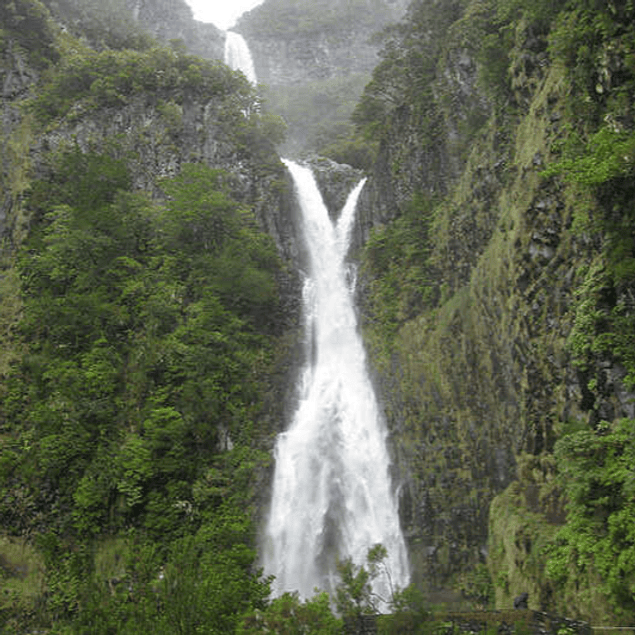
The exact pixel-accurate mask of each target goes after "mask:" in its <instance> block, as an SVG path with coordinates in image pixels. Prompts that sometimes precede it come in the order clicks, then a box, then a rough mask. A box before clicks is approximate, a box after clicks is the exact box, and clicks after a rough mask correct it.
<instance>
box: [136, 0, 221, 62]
mask: <svg viewBox="0 0 635 635" xmlns="http://www.w3.org/2000/svg"><path fill="white" fill-rule="evenodd" d="M126 5H127V6H128V8H129V9H130V11H131V13H132V16H133V18H134V20H136V21H137V22H138V23H139V24H140V25H141V26H142V27H143V28H144V29H145V30H146V31H147V32H148V33H150V34H151V35H153V36H154V37H156V38H157V39H158V40H161V41H164V42H167V41H169V40H177V39H180V40H183V42H184V43H185V45H186V47H187V49H188V50H189V51H190V52H191V53H193V54H194V55H200V56H201V57H204V58H205V59H218V60H222V59H223V57H224V47H225V35H224V33H223V31H221V30H220V29H218V28H216V27H215V26H214V25H213V24H206V23H203V22H199V21H198V20H195V19H194V17H193V14H192V9H191V8H190V7H189V5H188V4H187V3H186V2H185V0H126Z"/></svg>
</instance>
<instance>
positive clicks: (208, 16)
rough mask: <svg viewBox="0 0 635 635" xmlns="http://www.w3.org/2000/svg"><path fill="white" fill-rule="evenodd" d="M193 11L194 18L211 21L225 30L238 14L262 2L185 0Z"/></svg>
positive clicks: (250, 0)
mask: <svg viewBox="0 0 635 635" xmlns="http://www.w3.org/2000/svg"><path fill="white" fill-rule="evenodd" d="M186 2H187V3H188V4H189V5H190V7H192V11H194V18H195V19H196V20H200V21H201V22H211V23H212V24H214V25H215V26H217V27H218V28H219V29H223V30H227V29H228V28H229V27H231V26H232V25H233V24H234V22H236V19H237V18H238V16H240V15H242V14H243V13H244V12H245V11H249V10H250V9H253V8H254V7H256V6H258V5H259V4H262V2H263V0H186Z"/></svg>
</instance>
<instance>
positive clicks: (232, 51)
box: [225, 31, 256, 84]
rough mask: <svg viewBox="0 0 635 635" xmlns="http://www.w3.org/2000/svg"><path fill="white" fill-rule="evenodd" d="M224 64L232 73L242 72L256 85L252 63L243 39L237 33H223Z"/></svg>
mask: <svg viewBox="0 0 635 635" xmlns="http://www.w3.org/2000/svg"><path fill="white" fill-rule="evenodd" d="M225 64H227V66H229V68H231V69H232V70H234V71H242V73H243V74H244V76H245V77H246V78H247V79H248V80H249V81H250V82H251V83H252V84H256V71H255V69H254V61H253V59H252V57H251V52H250V51H249V47H248V46H247V42H245V38H244V37H243V36H242V35H240V34H239V33H234V32H233V31H226V32H225Z"/></svg>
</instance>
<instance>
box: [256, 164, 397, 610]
mask: <svg viewBox="0 0 635 635" xmlns="http://www.w3.org/2000/svg"><path fill="white" fill-rule="evenodd" d="M285 164H286V166H287V168H288V169H289V171H290V173H291V175H292V177H293V180H294V183H295V187H296V195H297V197H298V201H299V203H300V207H301V210H302V225H303V230H304V234H305V240H306V244H307V248H308V251H309V261H310V264H309V269H310V271H309V277H308V278H307V279H306V281H305V288H304V310H305V313H306V321H307V342H308V343H309V344H308V345H309V351H308V353H309V354H308V356H307V357H308V362H307V365H306V368H305V369H304V371H303V373H302V376H301V379H300V395H299V404H298V407H297V410H296V412H295V416H294V418H293V421H292V422H291V425H290V427H289V429H288V430H287V431H286V432H285V433H283V434H281V435H280V436H279V438H278V441H277V445H276V451H275V458H276V468H275V474H274V481H273V495H272V502H271V510H270V516H269V520H268V526H267V528H266V535H265V544H264V547H263V560H264V568H265V572H266V573H267V574H273V575H274V576H275V580H274V582H273V589H274V593H276V594H280V593H282V592H284V591H298V592H299V593H300V596H301V597H303V598H308V597H312V595H313V593H314V591H315V589H316V588H319V589H321V590H325V591H328V592H332V591H333V590H334V587H335V585H336V584H337V582H338V579H337V570H336V563H337V560H338V558H339V559H344V558H347V557H350V558H352V560H353V562H354V563H356V564H358V565H361V564H364V563H365V562H366V556H367V553H368V550H369V549H370V548H371V547H373V546H374V545H375V544H377V543H381V544H383V546H384V547H385V548H386V549H387V551H388V557H387V559H386V561H385V563H386V565H387V569H388V571H389V576H388V575H382V576H378V578H377V579H376V580H375V584H374V588H373V590H374V592H375V593H376V594H377V595H379V596H381V597H383V598H385V599H386V600H389V599H390V596H391V591H392V590H393V587H394V586H398V587H404V586H406V585H407V584H408V581H409V571H408V559H407V552H406V546H405V542H404V539H403V535H402V533H401V529H400V526H399V516H398V511H397V503H396V500H395V497H394V495H393V492H392V489H391V484H390V476H389V457H388V452H387V449H386V430H385V427H384V425H383V423H382V419H381V416H380V413H379V409H378V405H377V402H376V398H375V394H374V392H373V388H372V385H371V382H370V378H369V376H368V372H367V368H366V357H365V352H364V347H363V343H362V340H361V338H360V335H359V333H358V331H357V320H356V316H355V310H354V306H353V293H352V288H351V286H352V283H351V282H350V280H351V278H352V276H351V275H350V274H351V271H350V269H349V268H348V267H347V264H346V262H345V257H346V253H347V251H348V248H349V242H350V233H351V228H352V224H353V220H354V214H355V208H356V205H357V199H358V197H359V194H360V192H361V190H362V188H363V185H364V182H363V181H362V182H360V183H359V184H358V185H357V187H356V188H355V189H354V190H353V191H352V192H351V194H350V195H349V198H348V201H347V202H346V205H345V207H344V209H343V210H342V213H341V216H340V218H339V220H338V221H337V223H336V224H335V225H334V224H333V223H332V222H331V219H330V218H329V215H328V211H327V209H326V207H325V205H324V202H323V200H322V197H321V195H320V192H319V190H318V187H317V184H316V182H315V179H314V177H313V174H312V172H311V170H310V169H309V168H306V167H303V166H300V165H297V164H296V163H293V162H291V161H285Z"/></svg>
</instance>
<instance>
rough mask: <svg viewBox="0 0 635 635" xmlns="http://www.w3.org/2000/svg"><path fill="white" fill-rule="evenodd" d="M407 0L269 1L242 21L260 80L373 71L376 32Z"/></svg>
mask: <svg viewBox="0 0 635 635" xmlns="http://www.w3.org/2000/svg"><path fill="white" fill-rule="evenodd" d="M407 4H408V2H406V1H405V0H393V1H392V2H390V1H388V0H376V1H372V0H369V1H362V2H356V3H347V4H346V5H342V3H339V2H321V3H317V4H316V3H310V4H307V3H305V2H272V1H271V0H269V1H268V2H267V1H266V2H264V4H262V5H260V6H259V7H256V8H255V9H253V10H252V11H250V12H249V13H247V14H245V15H244V16H243V17H242V18H241V19H240V20H239V22H238V25H237V27H236V30H237V31H238V32H240V33H242V34H243V35H244V37H245V38H246V39H247V41H248V43H249V47H250V49H251V51H252V55H253V57H254V60H255V65H256V74H257V75H258V79H259V81H260V82H262V83H264V84H267V85H269V86H271V87H275V86H282V85H295V84H305V83H307V82H309V81H312V80H322V79H327V78H334V77H341V76H348V75H354V74H357V73H370V72H371V71H372V70H373V68H374V67H375V65H376V63H377V50H378V45H377V44H376V43H373V42H372V41H371V39H372V36H373V35H375V34H376V33H377V31H379V30H381V29H382V28H383V27H385V26H386V25H388V24H391V23H394V22H396V21H397V20H398V19H399V18H400V17H401V16H402V15H403V13H404V11H405V8H406V6H407Z"/></svg>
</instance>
